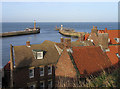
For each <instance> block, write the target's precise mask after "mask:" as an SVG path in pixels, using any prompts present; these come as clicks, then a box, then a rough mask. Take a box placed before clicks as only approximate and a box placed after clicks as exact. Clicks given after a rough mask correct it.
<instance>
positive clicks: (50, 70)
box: [48, 65, 52, 75]
mask: <svg viewBox="0 0 120 89" xmlns="http://www.w3.org/2000/svg"><path fill="white" fill-rule="evenodd" d="M50 74H52V65H49V66H48V75H50Z"/></svg>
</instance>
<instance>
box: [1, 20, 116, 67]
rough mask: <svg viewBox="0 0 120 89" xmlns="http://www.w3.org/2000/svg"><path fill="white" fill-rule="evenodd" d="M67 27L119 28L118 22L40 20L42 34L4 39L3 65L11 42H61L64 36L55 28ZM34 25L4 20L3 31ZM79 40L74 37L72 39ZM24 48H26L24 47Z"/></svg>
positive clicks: (20, 43)
mask: <svg viewBox="0 0 120 89" xmlns="http://www.w3.org/2000/svg"><path fill="white" fill-rule="evenodd" d="M61 24H62V25H63V27H67V28H73V29H75V31H76V32H90V31H91V28H92V26H97V27H98V30H103V29H105V28H108V30H111V29H115V30H116V29H118V23H117V22H57V23H55V22H40V23H36V27H38V26H39V27H40V34H33V35H23V36H14V37H5V38H0V40H1V39H2V48H0V50H2V66H4V65H5V64H6V63H7V62H8V61H9V59H10V57H9V54H10V44H12V45H13V46H18V45H25V44H26V41H27V40H29V41H30V42H31V44H40V43H42V42H43V41H44V40H50V41H54V42H60V37H64V36H62V35H61V34H59V33H58V31H56V30H55V27H56V26H57V27H60V25H61ZM30 27H33V22H9V23H8V22H7V23H5V22H3V23H2V32H10V31H20V30H24V29H25V28H30ZM74 40H77V39H76V38H72V41H74ZM23 50H24V49H23Z"/></svg>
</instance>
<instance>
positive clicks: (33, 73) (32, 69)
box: [29, 68, 34, 78]
mask: <svg viewBox="0 0 120 89" xmlns="http://www.w3.org/2000/svg"><path fill="white" fill-rule="evenodd" d="M30 70H32V76H31V75H30ZM29 78H34V68H33V69H29Z"/></svg>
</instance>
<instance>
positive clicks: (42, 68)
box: [40, 67, 44, 76]
mask: <svg viewBox="0 0 120 89" xmlns="http://www.w3.org/2000/svg"><path fill="white" fill-rule="evenodd" d="M40 76H44V67H40Z"/></svg>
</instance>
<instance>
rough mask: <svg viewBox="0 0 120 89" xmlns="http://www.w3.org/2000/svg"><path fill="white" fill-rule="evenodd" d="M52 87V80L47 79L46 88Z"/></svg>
mask: <svg viewBox="0 0 120 89" xmlns="http://www.w3.org/2000/svg"><path fill="white" fill-rule="evenodd" d="M51 87H52V80H48V88H51Z"/></svg>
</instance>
